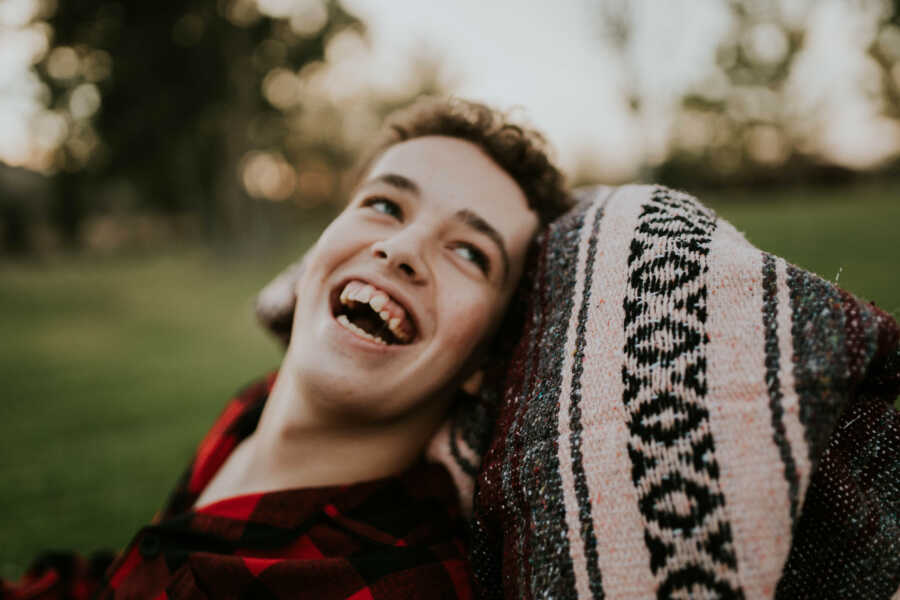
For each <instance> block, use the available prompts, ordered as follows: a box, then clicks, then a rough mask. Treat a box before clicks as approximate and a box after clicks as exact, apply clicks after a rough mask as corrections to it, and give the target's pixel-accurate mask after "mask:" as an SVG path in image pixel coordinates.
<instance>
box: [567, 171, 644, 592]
mask: <svg viewBox="0 0 900 600" xmlns="http://www.w3.org/2000/svg"><path fill="white" fill-rule="evenodd" d="M652 190H653V188H652V187H649V186H625V187H622V188H619V190H618V191H617V192H616V193H615V194H614V195H613V196H612V197H611V198H610V200H609V202H608V203H607V205H606V210H605V211H604V217H603V220H602V221H601V222H600V231H599V234H598V242H597V254H596V256H595V259H594V260H595V262H594V277H593V282H592V286H591V288H592V289H591V300H590V301H591V305H590V311H589V313H588V320H587V323H586V335H585V339H586V340H587V344H586V347H585V362H584V372H583V374H582V381H581V386H582V387H581V396H582V400H581V409H582V417H581V420H582V452H583V455H584V467H585V473H586V478H587V485H588V490H589V491H590V494H591V508H592V517H593V529H594V535H595V537H596V540H597V550H598V555H599V558H598V562H599V563H600V564H599V567H600V569H599V570H600V573H601V575H602V577H603V591H604V593H605V596H606V597H607V598H651V597H655V595H656V590H655V578H654V577H653V575H652V573H651V572H650V556H649V553H648V551H647V547H646V545H645V544H644V522H643V520H642V518H641V514H640V512H639V511H638V505H637V502H638V498H637V490H636V489H635V487H634V483H633V481H632V479H631V460H630V458H629V456H628V452H627V444H628V429H627V426H626V418H627V413H626V411H625V407H624V406H623V405H622V392H623V385H622V362H623V358H624V355H623V347H624V345H625V333H624V329H623V323H624V320H625V314H624V309H623V307H622V301H623V294H624V292H625V290H626V289H627V286H626V276H627V273H628V268H627V267H628V254H629V245H630V242H631V239H632V237H633V232H634V227H635V224H636V223H637V217H638V214H639V212H640V208H641V204H642V202H644V201H646V200H648V199H649V197H650V193H651V191H652ZM570 371H571V369H569V370H568V371H567V372H566V376H567V377H571V373H570ZM569 383H570V382H567V385H568V384H569ZM567 389H568V388H567ZM566 401H568V398H567V399H566ZM567 412H568V411H566V413H567ZM567 424H568V423H567ZM563 441H565V442H568V437H567V436H566V437H563V438H561V442H563ZM563 446H565V449H566V453H568V449H569V445H568V443H565V444H564V443H561V444H560V447H561V448H562V447H563ZM566 464H567V467H568V465H569V457H567V458H566ZM562 471H563V475H564V477H565V479H564V486H563V487H564V489H565V490H566V521H567V523H568V525H569V531H570V539H571V532H572V531H573V530H576V531H577V530H578V529H579V527H580V521H579V519H578V512H577V510H578V506H577V501H576V500H575V496H574V489H573V483H572V473H571V468H565V469H563V470H562ZM580 537H581V536H580V535H578V539H579V540H580ZM573 548H574V546H573ZM578 552H579V558H578V560H584V558H583V546H579V547H578ZM574 558H575V556H574V552H573V559H574ZM578 560H575V561H574V562H575V563H576V564H578ZM584 576H585V573H584V570H583V569H582V570H580V571H578V572H577V577H576V581H577V585H578V591H579V597H580V598H584V597H589V596H587V595H585V594H584V592H583V590H585V589H587V582H586V581H585V580H584Z"/></svg>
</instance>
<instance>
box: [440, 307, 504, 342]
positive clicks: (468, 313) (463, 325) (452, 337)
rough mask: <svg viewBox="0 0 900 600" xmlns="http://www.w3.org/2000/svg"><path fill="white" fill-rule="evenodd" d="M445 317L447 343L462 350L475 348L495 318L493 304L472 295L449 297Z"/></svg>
mask: <svg viewBox="0 0 900 600" xmlns="http://www.w3.org/2000/svg"><path fill="white" fill-rule="evenodd" d="M447 300H448V301H447V303H446V305H445V306H446V311H445V312H444V318H445V319H446V324H447V345H448V346H451V347H453V348H455V349H459V350H462V351H471V350H473V349H474V348H475V347H476V346H477V345H478V344H479V343H480V342H481V341H482V340H483V339H484V336H485V334H486V333H487V331H488V328H489V325H490V323H491V322H492V319H493V318H494V315H493V314H492V311H491V308H492V304H491V303H490V302H488V301H487V300H486V299H475V298H473V297H472V296H463V295H459V296H454V297H451V298H448V299H447Z"/></svg>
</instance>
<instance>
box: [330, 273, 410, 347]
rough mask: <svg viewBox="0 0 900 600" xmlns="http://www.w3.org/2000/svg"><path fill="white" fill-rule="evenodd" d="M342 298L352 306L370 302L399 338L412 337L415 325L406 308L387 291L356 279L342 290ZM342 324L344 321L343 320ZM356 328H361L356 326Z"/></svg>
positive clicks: (407, 339)
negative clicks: (410, 319)
mask: <svg viewBox="0 0 900 600" xmlns="http://www.w3.org/2000/svg"><path fill="white" fill-rule="evenodd" d="M340 299H341V304H344V305H346V306H352V304H353V303H356V302H363V303H366V304H368V305H369V306H370V307H372V310H373V311H375V313H376V314H377V315H378V316H379V317H381V320H382V321H384V322H385V323H386V324H387V326H388V329H390V331H391V333H393V334H394V336H395V337H396V338H397V339H398V340H400V341H401V342H408V341H410V340H411V339H412V336H413V326H412V323H411V322H410V321H409V319H408V318H407V315H406V310H404V308H403V307H402V306H401V305H400V304H399V303H397V302H396V301H394V300H393V299H392V298H391V297H390V296H389V295H388V293H387V292H385V291H383V290H380V289H378V288H376V287H375V286H373V285H371V284H369V283H363V282H362V281H356V280H354V281H350V282H348V283H347V285H345V286H344V289H343V290H341V298H340ZM345 320H346V319H345ZM348 322H349V321H348ZM342 324H344V323H343V322H342ZM355 329H359V328H358V327H356V328H355ZM355 329H354V331H355ZM360 331H362V330H360ZM376 337H377V336H376ZM379 340H380V338H379Z"/></svg>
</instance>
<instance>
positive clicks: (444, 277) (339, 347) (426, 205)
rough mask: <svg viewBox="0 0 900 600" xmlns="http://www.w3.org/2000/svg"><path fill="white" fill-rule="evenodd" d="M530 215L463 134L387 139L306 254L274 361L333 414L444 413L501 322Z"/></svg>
mask: <svg viewBox="0 0 900 600" xmlns="http://www.w3.org/2000/svg"><path fill="white" fill-rule="evenodd" d="M537 225H538V219H537V217H536V215H535V214H534V213H533V212H532V211H531V210H529V208H528V205H527V202H526V199H525V196H524V194H523V193H522V191H521V189H520V188H519V187H518V185H517V184H516V182H515V180H513V179H512V178H511V177H510V176H509V175H508V174H507V173H506V172H505V171H503V170H502V169H501V168H500V167H498V166H497V165H496V164H495V163H494V162H493V161H492V160H491V159H490V158H488V156H487V155H485V154H484V153H483V152H482V151H481V150H480V149H479V148H478V147H477V146H475V145H474V144H472V143H470V142H466V141H463V140H459V139H456V138H450V137H440V136H429V137H420V138H415V139H412V140H409V141H406V142H402V143H399V144H396V145H394V146H391V147H390V148H388V149H387V150H386V151H385V152H384V153H383V154H382V155H381V156H380V157H379V158H378V159H377V160H375V161H374V162H373V163H372V166H371V168H370V169H369V171H368V174H367V176H366V177H365V178H364V180H363V181H362V183H361V184H360V185H359V186H358V188H357V190H356V192H355V193H354V195H353V197H352V199H351V200H350V203H349V205H348V206H347V208H346V209H345V210H344V211H343V212H342V213H341V214H340V215H339V216H338V217H337V218H336V219H335V220H334V221H333V222H332V223H331V225H330V226H329V227H328V228H327V229H326V230H325V232H324V233H323V234H322V236H321V238H320V239H319V241H318V242H317V243H316V245H315V246H314V247H313V249H312V250H310V252H309V253H308V254H307V257H306V261H305V270H304V273H303V277H302V279H301V281H300V282H299V284H298V286H297V310H296V312H295V317H294V325H293V333H292V335H291V340H292V341H291V346H290V348H289V349H288V354H287V356H286V357H285V364H284V366H283V367H282V368H283V369H284V368H288V369H292V370H294V372H295V373H296V374H297V375H298V380H299V381H302V382H303V385H304V386H306V387H307V391H308V392H310V393H311V395H312V397H314V398H317V399H318V400H317V402H320V403H321V406H320V408H325V409H326V410H328V411H332V412H335V413H337V414H347V415H352V416H354V417H356V418H365V419H368V420H382V419H392V418H399V417H402V416H403V415H408V414H410V413H413V412H416V411H423V410H424V411H427V410H435V408H434V407H433V406H431V405H432V404H434V403H435V402H436V403H437V404H439V405H440V407H439V408H440V410H441V411H443V410H444V409H445V408H446V403H447V402H448V401H449V398H450V397H451V396H452V392H453V391H454V390H455V389H456V388H457V387H458V386H459V384H460V383H461V381H462V379H463V378H464V377H465V376H466V375H468V374H469V373H470V372H471V371H472V369H473V367H477V365H476V364H475V362H476V360H477V354H478V352H479V351H480V350H481V349H482V348H483V346H484V345H485V344H486V343H487V342H488V341H489V340H490V336H491V335H492V334H493V332H494V331H495V329H496V327H497V326H498V325H499V323H500V321H501V319H502V316H503V312H504V310H505V308H506V306H507V303H508V302H509V299H510V297H511V295H512V292H513V291H514V290H515V288H516V285H517V283H518V280H519V277H520V276H521V273H522V269H523V265H524V261H525V254H526V251H527V248H528V245H529V242H530V240H531V238H532V236H533V235H534V233H535V231H536V230H537Z"/></svg>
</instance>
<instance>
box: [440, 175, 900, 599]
mask: <svg viewBox="0 0 900 600" xmlns="http://www.w3.org/2000/svg"><path fill="white" fill-rule="evenodd" d="M539 246H540V251H539V253H538V256H537V257H536V260H535V261H534V263H533V264H532V265H531V267H530V270H531V272H530V274H529V277H530V279H529V282H528V285H529V286H530V292H529V293H528V294H527V298H528V303H529V305H528V310H527V316H526V318H525V323H524V334H523V335H522V336H521V338H520V339H519V341H518V346H517V347H516V350H515V352H514V354H513V356H512V358H511V362H510V364H509V365H508V367H507V369H506V377H505V379H504V380H503V381H502V387H501V390H500V391H501V394H502V398H501V401H500V406H499V414H498V416H497V419H498V420H497V424H496V427H495V429H494V431H493V435H492V437H491V438H490V444H489V449H488V450H487V453H486V455H485V457H484V462H483V464H482V465H481V469H480V471H479V472H478V476H477V483H476V488H477V489H476V493H475V502H474V519H473V546H474V548H473V569H474V571H475V573H476V577H477V583H478V585H479V588H480V593H481V596H483V597H485V598H501V597H505V598H510V599H512V598H516V599H525V598H560V599H565V598H595V599H596V598H651V597H658V598H772V597H777V598H801V597H815V598H831V597H833V598H860V597H865V598H891V597H892V596H893V597H898V594H900V592H898V587H900V413H898V412H897V411H896V410H895V409H894V408H893V406H892V403H893V402H894V399H895V398H896V396H897V393H898V388H900V353H898V340H900V331H898V327H897V324H896V323H895V322H894V321H893V320H892V319H891V318H890V317H889V316H888V315H886V314H885V313H883V312H882V311H880V310H879V309H877V308H875V307H874V306H873V305H870V304H867V303H864V302H861V301H859V300H857V299H855V298H854V297H853V296H851V295H850V294H848V293H846V292H844V291H842V290H840V289H839V288H837V287H835V286H834V285H832V284H830V283H828V282H826V281H823V280H822V279H819V278H818V277H816V276H815V275H812V274H810V273H809V272H806V271H804V270H802V269H799V268H797V267H795V266H792V265H790V264H788V263H786V262H785V261H784V260H782V259H780V258H777V257H775V256H772V255H770V254H766V253H765V252H761V251H759V250H757V249H756V248H754V247H753V246H751V245H750V244H749V243H748V242H746V240H745V239H744V238H743V236H742V235H741V234H740V233H739V232H737V231H736V230H735V229H734V228H733V227H732V226H731V225H729V224H728V223H726V222H724V221H722V220H721V219H717V218H716V216H715V214H713V213H712V212H711V211H710V210H708V209H707V208H705V207H704V206H702V205H701V204H700V203H698V202H697V201H696V200H694V199H693V198H691V197H689V196H687V195H685V194H682V193H678V192H674V191H671V190H668V189H665V188H662V187H651V186H625V187H621V188H593V189H588V190H583V191H582V193H581V195H580V202H579V204H578V205H577V206H576V207H575V208H574V209H573V210H572V211H571V212H570V213H568V214H567V215H566V216H564V217H563V218H561V219H559V220H557V221H556V222H555V223H554V224H553V225H552V226H551V227H550V228H549V229H548V230H547V231H546V232H544V233H543V234H542V237H541V240H540V244H539ZM455 431H456V434H455V439H454V435H453V434H452V432H451V433H448V431H447V430H445V431H444V433H443V434H442V436H440V437H439V438H438V446H443V447H444V448H445V451H444V457H445V458H452V456H456V457H457V459H459V458H460V457H462V458H463V459H464V460H463V462H465V463H474V464H477V456H476V455H477V452H475V450H476V449H477V448H476V447H477V444H473V443H472V441H471V440H472V439H473V438H477V436H472V435H468V436H467V435H466V430H465V427H456V428H455ZM467 440H468V441H467ZM451 446H452V447H453V448H454V450H453V452H450V451H448V450H446V448H450V447H451ZM451 455H452V456H451ZM449 462H450V463H451V469H453V468H454V467H453V464H452V463H453V461H452V460H449ZM456 462H457V463H458V464H457V466H456V468H455V469H456V476H457V481H458V483H459V482H463V483H464V480H465V477H464V471H466V469H460V468H459V464H460V461H459V460H457V461H456ZM468 470H469V471H471V469H468ZM464 484H465V483H464Z"/></svg>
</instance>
